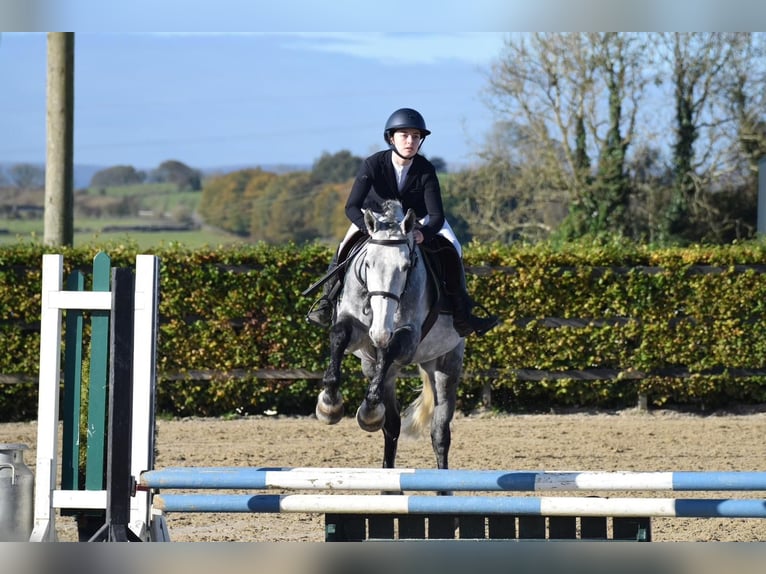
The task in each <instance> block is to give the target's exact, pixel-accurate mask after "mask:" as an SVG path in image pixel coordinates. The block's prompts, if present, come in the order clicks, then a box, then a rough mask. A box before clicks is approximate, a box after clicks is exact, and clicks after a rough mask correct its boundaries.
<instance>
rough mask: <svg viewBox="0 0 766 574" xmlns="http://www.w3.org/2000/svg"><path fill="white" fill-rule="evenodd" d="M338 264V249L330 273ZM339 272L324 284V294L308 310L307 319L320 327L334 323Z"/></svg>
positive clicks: (329, 268)
mask: <svg viewBox="0 0 766 574" xmlns="http://www.w3.org/2000/svg"><path fill="white" fill-rule="evenodd" d="M337 266H338V251H336V252H335V255H333V258H332V261H330V265H329V266H328V267H327V272H328V273H330V272H332V271H334V270H335V268H336V267H337ZM338 275H339V274H338V273H335V274H334V275H333V276H332V277H330V278H329V279H328V280H327V282H326V283H325V284H324V285H323V286H322V296H321V297H320V299H319V301H318V302H317V304H316V305H315V306H314V307H313V308H312V309H311V310H310V311H309V312H308V314H307V315H306V320H307V321H309V322H310V323H314V324H315V325H317V326H319V327H329V326H330V324H331V323H332V314H333V308H334V307H335V297H336V296H337V295H338V291H339V289H340V278H339V276H338Z"/></svg>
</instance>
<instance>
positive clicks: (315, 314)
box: [306, 297, 333, 327]
mask: <svg viewBox="0 0 766 574" xmlns="http://www.w3.org/2000/svg"><path fill="white" fill-rule="evenodd" d="M332 307H333V304H332V301H330V300H329V299H328V298H326V297H322V298H320V299H318V300H317V301H316V302H314V304H313V305H312V306H311V309H309V312H308V313H306V321H308V322H309V323H311V324H313V325H316V326H317V327H329V326H330V325H331V324H332V314H333V308H332Z"/></svg>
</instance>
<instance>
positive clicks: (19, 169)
mask: <svg viewBox="0 0 766 574" xmlns="http://www.w3.org/2000/svg"><path fill="white" fill-rule="evenodd" d="M8 177H9V178H10V180H11V182H12V183H13V185H14V186H15V187H17V188H18V189H41V188H43V187H45V168H43V167H40V166H38V165H35V164H32V163H16V164H13V165H12V166H11V167H10V168H8Z"/></svg>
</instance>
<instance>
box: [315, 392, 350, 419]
mask: <svg viewBox="0 0 766 574" xmlns="http://www.w3.org/2000/svg"><path fill="white" fill-rule="evenodd" d="M344 412H345V411H344V408H343V401H341V400H338V401H335V402H333V401H332V400H331V399H330V397H329V395H328V394H327V393H326V392H325V391H322V392H321V393H319V398H318V399H317V406H316V409H315V410H314V413H315V414H316V417H317V419H318V420H320V421H322V422H323V423H325V424H328V425H334V424H336V423H337V422H339V421H340V419H342V418H343V414H344Z"/></svg>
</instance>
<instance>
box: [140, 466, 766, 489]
mask: <svg viewBox="0 0 766 574" xmlns="http://www.w3.org/2000/svg"><path fill="white" fill-rule="evenodd" d="M139 483H140V484H141V485H142V486H144V487H147V488H156V489H164V488H177V489H203V488H216V489H268V488H280V489H294V490H345V491H348V490H383V491H419V490H422V491H429V490H433V491H516V492H534V491H578V490H589V491H658V490H668V491H766V472H748V471H741V472H739V471H729V472H706V471H681V472H572V471H515V470H437V469H398V468H392V469H381V468H356V469H355V468H311V467H296V468H289V467H286V468H267V467H264V468H248V467H171V468H164V469H161V470H154V471H149V472H144V473H142V474H141V475H140V479H139Z"/></svg>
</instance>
